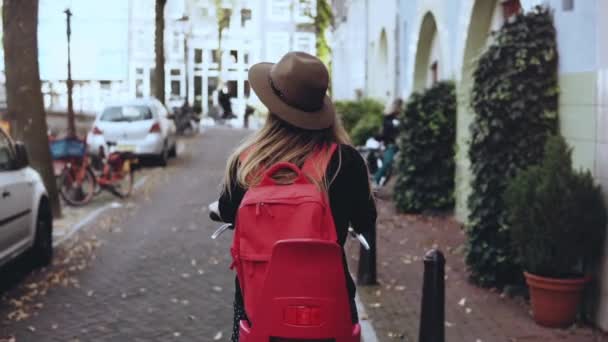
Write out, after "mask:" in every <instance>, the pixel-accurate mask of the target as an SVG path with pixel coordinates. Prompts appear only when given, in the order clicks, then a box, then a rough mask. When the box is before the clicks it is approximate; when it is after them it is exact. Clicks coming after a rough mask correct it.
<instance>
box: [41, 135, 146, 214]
mask: <svg viewBox="0 0 608 342" xmlns="http://www.w3.org/2000/svg"><path fill="white" fill-rule="evenodd" d="M50 143H51V155H52V156H53V160H54V163H55V168H56V169H59V172H58V173H59V177H58V182H57V183H58V188H59V193H60V194H61V197H62V198H63V199H64V200H65V201H66V203H68V204H69V205H72V206H82V205H86V204H88V203H89V202H91V200H92V199H93V197H94V196H95V195H96V194H98V193H99V192H101V190H103V189H105V190H108V191H110V192H111V193H112V194H114V195H116V196H117V197H120V198H126V197H128V196H130V195H131V193H132V191H133V182H134V175H133V168H132V165H133V164H136V163H137V158H136V157H135V155H133V153H131V152H125V151H112V149H113V147H114V146H116V144H115V143H112V142H108V143H107V145H108V150H110V153H109V154H107V155H106V153H105V149H100V151H99V152H100V153H99V158H97V159H95V160H92V159H91V157H89V156H88V155H87V154H86V149H87V148H86V141H84V140H80V139H77V138H65V139H50ZM56 173H57V171H56Z"/></svg>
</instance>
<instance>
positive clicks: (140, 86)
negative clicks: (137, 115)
mask: <svg viewBox="0 0 608 342" xmlns="http://www.w3.org/2000/svg"><path fill="white" fill-rule="evenodd" d="M135 97H136V98H138V99H139V98H142V97H144V80H142V79H141V78H139V79H137V80H136V81H135Z"/></svg>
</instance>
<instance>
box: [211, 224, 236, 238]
mask: <svg viewBox="0 0 608 342" xmlns="http://www.w3.org/2000/svg"><path fill="white" fill-rule="evenodd" d="M228 229H232V224H231V223H226V224H223V225H221V226H220V227H219V228H218V229H217V230H216V231H215V232H213V234H211V239H212V240H215V239H217V238H218V237H219V236H220V235H222V234H223V233H224V232H225V231H226V230H228Z"/></svg>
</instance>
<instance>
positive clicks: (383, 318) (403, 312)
mask: <svg viewBox="0 0 608 342" xmlns="http://www.w3.org/2000/svg"><path fill="white" fill-rule="evenodd" d="M378 212H379V218H378V234H377V235H378V237H377V239H378V241H377V244H378V281H379V283H380V285H379V286H374V287H360V288H359V290H358V291H359V294H360V296H361V299H362V300H363V302H364V304H365V307H366V310H367V313H368V315H369V317H367V318H368V319H371V320H372V325H373V326H374V328H375V329H376V330H377V334H378V338H379V340H380V341H394V340H400V341H417V340H418V325H419V314H420V300H421V298H420V297H421V290H422V271H423V263H422V260H421V258H422V256H423V255H424V253H425V251H426V250H428V249H430V248H432V247H438V248H440V249H441V250H442V251H443V252H444V253H445V254H446V259H447V263H446V276H447V281H446V341H449V342H460V341H467V342H498V341H509V342H515V341H526V342H528V341H564V342H565V341H568V342H583V341H586V342H591V341H608V337H607V336H606V335H604V334H601V333H599V332H597V331H593V330H592V329H590V328H587V327H573V328H571V329H567V330H559V329H558V330H552V329H546V328H542V327H540V326H538V325H536V324H535V323H534V322H533V320H532V318H531V317H530V313H529V312H530V308H529V306H528V305H527V304H526V303H524V302H523V300H521V299H511V298H509V297H505V296H504V295H501V294H500V293H497V292H496V291H492V290H487V289H481V288H478V287H476V286H474V285H472V284H470V283H469V282H468V281H467V273H466V269H465V264H464V260H463V259H464V254H463V247H462V246H463V244H464V242H465V235H464V232H463V231H462V230H461V229H460V226H459V225H458V224H457V222H455V221H454V220H453V219H451V218H428V217H423V216H415V215H399V214H397V213H396V212H395V209H394V206H393V204H392V202H388V201H386V200H378ZM354 247H356V246H355V244H350V249H349V254H350V258H349V259H350V260H349V261H350V263H351V270H353V271H356V256H357V255H358V253H357V252H358V248H357V249H355V248H354Z"/></svg>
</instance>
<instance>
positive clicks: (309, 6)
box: [297, 0, 317, 21]
mask: <svg viewBox="0 0 608 342" xmlns="http://www.w3.org/2000/svg"><path fill="white" fill-rule="evenodd" d="M297 6H298V7H297V10H298V12H297V13H298V20H300V21H312V20H313V19H314V17H315V16H316V15H317V1H316V0H298V2H297Z"/></svg>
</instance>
